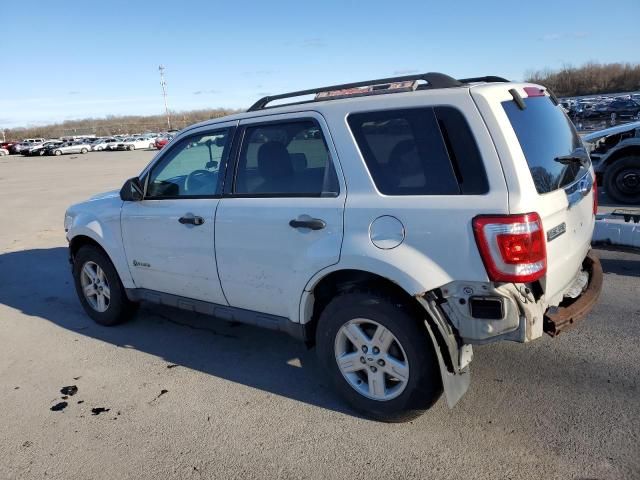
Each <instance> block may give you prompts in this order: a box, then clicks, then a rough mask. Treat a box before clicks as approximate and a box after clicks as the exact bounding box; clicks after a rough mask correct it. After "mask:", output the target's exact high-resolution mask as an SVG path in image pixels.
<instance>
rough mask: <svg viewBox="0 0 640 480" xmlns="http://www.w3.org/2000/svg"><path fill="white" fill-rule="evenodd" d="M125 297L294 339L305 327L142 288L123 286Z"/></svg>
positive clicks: (302, 337) (304, 334)
mask: <svg viewBox="0 0 640 480" xmlns="http://www.w3.org/2000/svg"><path fill="white" fill-rule="evenodd" d="M126 293H127V297H128V298H129V300H131V301H133V302H140V301H144V302H149V303H155V304H158V305H166V306H168V307H173V308H179V309H180V310H187V311H189V312H197V313H202V314H204V315H209V316H212V317H215V318H218V319H220V320H225V321H227V322H239V323H245V324H247V325H253V326H256V327H261V328H266V329H268V330H275V331H277V332H284V333H286V334H288V335H290V336H292V337H293V338H295V339H297V340H302V341H306V340H307V331H306V328H305V326H304V325H302V324H300V323H294V322H292V321H291V320H289V319H288V318H286V317H279V316H277V315H270V314H268V313H260V312H254V311H252V310H245V309H243V308H236V307H230V306H227V305H218V304H217V303H211V302H205V301H203V300H195V299H193V298H187V297H181V296H179V295H172V294H170V293H163V292H156V291H155V290H147V289H146V288H127V289H126Z"/></svg>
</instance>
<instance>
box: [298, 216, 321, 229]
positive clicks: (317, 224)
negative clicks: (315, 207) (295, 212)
mask: <svg viewBox="0 0 640 480" xmlns="http://www.w3.org/2000/svg"><path fill="white" fill-rule="evenodd" d="M289 226H290V227H292V228H309V229H311V230H322V229H323V228H324V227H326V226H327V222H325V221H324V220H322V219H320V218H305V219H304V220H302V219H299V220H296V219H295V218H294V219H293V220H291V221H290V222H289Z"/></svg>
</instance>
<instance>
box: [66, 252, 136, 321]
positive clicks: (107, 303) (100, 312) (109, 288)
mask: <svg viewBox="0 0 640 480" xmlns="http://www.w3.org/2000/svg"><path fill="white" fill-rule="evenodd" d="M73 279H74V283H75V287H76V292H77V294H78V298H79V299H80V303H81V304H82V307H83V308H84V311H85V312H86V313H87V315H89V316H90V317H91V318H92V319H93V320H94V321H95V322H96V323H99V324H100V325H105V326H112V325H117V324H119V323H122V322H124V321H126V320H128V319H129V318H130V317H131V315H132V314H133V313H134V312H135V307H136V304H135V303H133V302H131V301H130V300H129V299H128V298H127V294H126V293H125V290H124V287H123V286H122V282H121V281H120V277H119V276H118V272H117V271H116V269H115V267H114V266H113V264H112V263H111V260H109V258H108V257H107V256H106V255H105V254H104V252H102V251H101V250H100V249H99V248H97V247H95V246H93V245H86V246H84V247H81V248H80V250H78V252H77V253H76V255H75V257H74V259H73Z"/></svg>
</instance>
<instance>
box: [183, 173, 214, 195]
mask: <svg viewBox="0 0 640 480" xmlns="http://www.w3.org/2000/svg"><path fill="white" fill-rule="evenodd" d="M212 175H213V172H210V171H209V170H194V171H193V172H191V173H190V174H189V175H187V178H186V179H185V181H184V189H185V191H186V192H187V193H190V192H197V191H199V190H202V189H203V187H206V186H207V184H208V183H209V182H210V181H211V179H210V177H211V176H212Z"/></svg>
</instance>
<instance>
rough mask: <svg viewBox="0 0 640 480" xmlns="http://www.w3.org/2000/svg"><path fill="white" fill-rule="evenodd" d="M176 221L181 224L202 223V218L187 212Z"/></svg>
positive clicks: (196, 224)
mask: <svg viewBox="0 0 640 480" xmlns="http://www.w3.org/2000/svg"><path fill="white" fill-rule="evenodd" d="M178 221H179V222H180V223H181V224H183V225H195V226H198V225H202V224H203V223H204V218H202V217H198V216H194V215H191V214H187V215H185V216H184V217H180V218H179V219H178Z"/></svg>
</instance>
